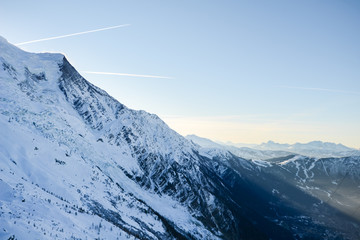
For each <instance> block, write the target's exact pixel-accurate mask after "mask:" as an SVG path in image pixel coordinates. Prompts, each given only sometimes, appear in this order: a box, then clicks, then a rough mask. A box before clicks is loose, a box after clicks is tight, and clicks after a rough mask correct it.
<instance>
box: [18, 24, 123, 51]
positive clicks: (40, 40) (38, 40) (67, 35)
mask: <svg viewBox="0 0 360 240" xmlns="http://www.w3.org/2000/svg"><path fill="white" fill-rule="evenodd" d="M127 26H130V24H122V25H117V26H112V27H106V28H100V29H95V30H90V31H85V32H78V33H71V34H66V35H62V36H56V37H49V38H42V39H37V40H32V41H27V42H22V43H17V44H15V45H16V46H21V45H25V44H29V43H36V42H43V41H49V40H54V39H59V38H67V37H72V36H77V35H82V34H87V33H93V32H100V31H105V30H110V29H115V28H121V27H127Z"/></svg>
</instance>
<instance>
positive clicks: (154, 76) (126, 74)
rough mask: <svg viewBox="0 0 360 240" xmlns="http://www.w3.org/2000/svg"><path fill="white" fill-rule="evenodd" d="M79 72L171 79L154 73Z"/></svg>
mask: <svg viewBox="0 0 360 240" xmlns="http://www.w3.org/2000/svg"><path fill="white" fill-rule="evenodd" d="M81 72H82V73H88V74H99V75H114V76H125V77H142V78H163V79H173V78H172V77H165V76H156V75H143V74H132V73H112V72H91V71H81Z"/></svg>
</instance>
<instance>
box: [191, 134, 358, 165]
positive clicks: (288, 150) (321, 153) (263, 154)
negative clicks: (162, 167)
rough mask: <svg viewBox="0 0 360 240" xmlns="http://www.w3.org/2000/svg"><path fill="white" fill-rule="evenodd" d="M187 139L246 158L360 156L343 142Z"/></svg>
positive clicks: (194, 136)
mask: <svg viewBox="0 0 360 240" xmlns="http://www.w3.org/2000/svg"><path fill="white" fill-rule="evenodd" d="M186 138H187V139H189V140H191V141H192V142H194V143H196V144H198V145H200V146H201V147H203V148H216V149H225V150H228V151H230V152H232V153H233V154H235V155H236V156H239V157H243V158H246V159H254V160H265V159H269V158H277V157H284V156H287V155H292V154H300V155H304V156H308V157H315V158H323V157H348V156H360V150H357V149H354V148H349V147H346V146H344V145H342V144H335V143H329V142H321V141H312V142H309V143H295V144H281V143H276V142H273V141H268V142H267V143H261V144H258V145H256V144H242V143H231V142H226V143H222V142H214V141H211V140H210V139H206V138H202V137H198V136H196V135H188V136H186Z"/></svg>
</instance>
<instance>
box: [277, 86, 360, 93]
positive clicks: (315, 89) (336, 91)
mask: <svg viewBox="0 0 360 240" xmlns="http://www.w3.org/2000/svg"><path fill="white" fill-rule="evenodd" d="M280 87H282V88H289V89H300V90H309V91H320V92H333V93H347V94H357V95H360V92H355V91H346V90H340V89H329V88H309V87H292V86H280Z"/></svg>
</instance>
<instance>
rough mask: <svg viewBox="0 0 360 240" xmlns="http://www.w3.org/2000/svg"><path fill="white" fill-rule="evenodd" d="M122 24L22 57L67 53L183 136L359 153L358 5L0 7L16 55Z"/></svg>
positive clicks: (344, 0)
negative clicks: (317, 143)
mask: <svg viewBox="0 0 360 240" xmlns="http://www.w3.org/2000/svg"><path fill="white" fill-rule="evenodd" d="M121 24H130V25H128V26H124V27H119V28H113V29H108V30H104V31H97V32H90V33H87V34H82V35H76V36H69V37H66V38H59V39H53V40H48V41H40V42H34V43H29V44H24V45H21V46H20V47H21V48H22V49H24V50H27V51H32V52H44V51H48V52H62V53H64V54H65V55H66V57H67V58H68V59H69V61H70V62H71V63H72V64H73V65H74V66H75V68H76V69H78V70H79V71H83V72H82V74H83V76H84V77H85V78H86V79H88V80H89V81H90V82H92V83H94V84H95V85H97V86H99V87H101V88H103V89H105V90H106V91H107V92H108V93H110V94H111V95H112V96H113V97H115V98H116V99H118V100H119V101H120V102H122V103H124V104H125V105H127V106H128V107H130V108H134V109H144V110H146V111H148V112H151V113H155V114H157V115H159V116H160V117H161V118H162V119H163V120H164V121H165V122H167V123H168V124H169V125H170V127H172V128H174V129H175V130H176V131H178V132H179V133H181V134H183V135H186V134H197V135H199V136H202V137H207V138H210V139H213V140H221V141H233V142H242V143H261V142H265V141H268V140H273V141H277V142H281V143H283V142H287V143H294V142H308V141H312V140H321V141H330V142H335V143H343V144H345V145H348V146H351V147H356V148H360V2H359V1H356V0H354V1H350V0H341V1H340V0H338V1H333V0H317V1H314V0H304V1H288V0H287V1H277V0H275V1H267V0H264V1H256V0H255V1H240V0H233V1H226V0H225V1H219V0H206V1H205V0H203V1H200V0H199V1H194V0H191V1H187V0H182V1H174V0H168V1H151V0H144V1H137V0H129V1H119V0H117V1H89V0H87V1H80V0H77V1H73V0H72V1H69V0H62V1H45V0H43V1H41V0H34V1H25V0H24V1H19V0H18V1H14V0H2V1H1V2H0V35H1V36H3V37H4V38H6V39H7V40H8V41H9V42H11V43H14V44H16V43H22V42H26V41H31V40H38V39H43V38H49V37H56V36H63V35H68V34H73V33H79V32H85V31H91V30H96V29H102V28H106V27H111V26H117V25H121ZM85 71H88V72H107V73H126V74H138V75H150V76H162V77H166V78H159V77H158V78H149V77H144V76H138V77H134V76H126V75H110V74H109V75H99V74H93V73H86V72H85Z"/></svg>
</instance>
